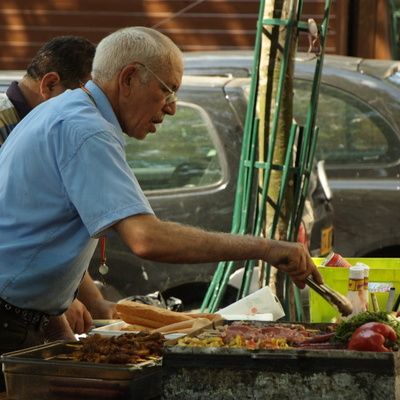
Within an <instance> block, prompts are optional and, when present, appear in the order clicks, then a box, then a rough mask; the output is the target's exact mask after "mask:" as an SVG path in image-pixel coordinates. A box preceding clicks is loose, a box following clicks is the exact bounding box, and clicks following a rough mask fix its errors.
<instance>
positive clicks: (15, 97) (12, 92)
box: [6, 81, 32, 119]
mask: <svg viewBox="0 0 400 400" xmlns="http://www.w3.org/2000/svg"><path fill="white" fill-rule="evenodd" d="M6 95H7V97H8V98H9V100H10V101H11V103H12V104H13V106H14V107H15V109H16V110H17V113H18V115H19V117H20V118H21V119H22V118H24V117H25V115H26V114H28V113H29V112H30V111H31V110H32V107H31V106H30V105H29V104H28V102H27V101H26V99H25V97H24V95H23V94H22V92H21V89H20V88H19V86H18V82H17V81H13V82H11V85H10V86H9V87H8V89H7V91H6Z"/></svg>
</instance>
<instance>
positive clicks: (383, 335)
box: [347, 322, 397, 352]
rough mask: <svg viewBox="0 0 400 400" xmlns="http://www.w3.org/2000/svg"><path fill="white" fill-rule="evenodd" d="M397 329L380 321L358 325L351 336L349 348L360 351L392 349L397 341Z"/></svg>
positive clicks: (386, 350)
mask: <svg viewBox="0 0 400 400" xmlns="http://www.w3.org/2000/svg"><path fill="white" fill-rule="evenodd" d="M396 340H397V334H396V331H395V330H394V329H393V328H392V327H391V326H389V325H386V324H384V323H380V322H368V323H366V324H364V325H361V326H360V327H358V328H357V329H356V330H355V331H354V333H353V335H352V336H351V338H350V340H349V343H348V346H347V348H348V349H349V350H360V351H380V352H383V351H384V352H388V351H392V350H391V349H390V347H391V346H393V344H394V343H395V342H396Z"/></svg>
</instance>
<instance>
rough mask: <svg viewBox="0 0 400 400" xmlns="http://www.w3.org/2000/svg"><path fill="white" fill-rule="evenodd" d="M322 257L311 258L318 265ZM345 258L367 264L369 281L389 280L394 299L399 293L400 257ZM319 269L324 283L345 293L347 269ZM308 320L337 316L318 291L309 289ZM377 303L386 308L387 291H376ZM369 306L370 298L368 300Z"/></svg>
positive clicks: (335, 311)
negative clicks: (393, 291) (394, 290)
mask: <svg viewBox="0 0 400 400" xmlns="http://www.w3.org/2000/svg"><path fill="white" fill-rule="evenodd" d="M323 260H324V259H323V258H313V261H314V263H315V264H316V265H318V266H320V265H321V263H322V261H323ZM346 260H347V261H348V262H349V263H350V264H351V265H355V264H356V263H357V262H362V263H364V264H367V265H368V266H369V268H370V270H369V282H390V283H392V285H393V287H394V288H395V289H396V292H395V299H397V296H398V295H399V294H400V258H347V257H346ZM319 271H320V272H321V274H322V277H323V278H324V283H325V284H326V285H328V286H329V287H331V288H332V289H335V290H337V291H338V292H340V293H342V294H343V295H346V294H347V284H348V278H349V269H348V268H342V267H323V266H321V267H319ZM309 293H310V321H311V322H331V321H332V320H333V319H334V318H337V317H338V316H339V313H338V311H337V310H336V308H334V307H333V306H331V305H330V304H329V303H328V302H327V301H326V300H325V299H323V298H322V297H321V296H320V295H319V294H318V293H316V292H314V290H312V289H310V291H309ZM376 297H377V300H378V304H379V307H380V310H381V311H385V310H386V303H387V301H388V297H389V295H388V293H376ZM369 306H370V309H371V310H372V308H371V299H370V301H369Z"/></svg>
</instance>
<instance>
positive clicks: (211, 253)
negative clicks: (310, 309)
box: [0, 27, 321, 352]
mask: <svg viewBox="0 0 400 400" xmlns="http://www.w3.org/2000/svg"><path fill="white" fill-rule="evenodd" d="M182 74H183V61H182V55H181V52H180V51H179V49H178V47H177V46H176V45H175V44H174V43H173V42H172V41H171V40H170V39H169V38H167V37H166V36H164V35H163V34H161V33H159V32H157V31H155V30H153V29H149V28H144V27H131V28H125V29H122V30H119V31H117V32H114V33H113V34H111V35H109V36H107V37H106V38H104V39H103V40H102V41H101V42H100V43H99V44H98V46H97V49H96V54H95V57H94V60H93V69H92V79H93V80H92V81H89V82H88V83H87V84H86V86H85V87H84V88H81V89H76V90H73V91H67V92H65V93H63V94H62V95H60V96H57V97H56V98H54V99H51V100H49V101H47V102H45V103H43V104H41V105H39V106H38V107H36V108H35V109H34V110H33V111H32V112H31V113H30V114H29V115H28V116H27V117H26V118H25V119H24V120H23V121H21V123H20V124H19V125H18V126H17V127H16V128H15V130H14V132H13V134H12V135H11V136H10V138H9V139H8V140H7V143H6V145H5V146H4V147H3V148H2V149H1V152H0V163H1V165H2V168H3V171H4V172H5V173H3V174H1V175H0V298H1V299H0V322H1V323H2V324H3V326H5V328H3V329H2V331H1V341H0V343H1V349H0V350H1V351H3V352H4V351H7V350H12V349H16V348H19V347H23V346H26V344H27V343H26V342H25V343H24V341H23V339H22V338H23V337H25V336H23V335H24V334H25V335H26V332H28V333H29V337H30V339H31V340H30V344H38V343H41V340H42V337H41V327H42V325H43V323H44V322H45V321H46V319H47V318H48V316H49V315H59V314H60V313H62V312H64V310H65V309H66V308H67V307H68V306H69V304H70V303H71V302H72V301H73V299H74V296H75V293H76V290H77V287H78V286H79V283H80V280H81V279H82V276H83V275H84V274H85V266H87V265H88V263H89V260H90V258H91V257H92V254H93V251H94V249H95V247H96V243H97V240H96V238H97V237H99V236H100V235H102V234H104V233H105V232H107V231H111V230H112V231H114V232H116V233H117V234H119V235H120V237H121V238H122V240H123V241H124V242H125V243H126V245H127V246H128V247H129V248H130V249H131V250H132V252H133V253H135V254H136V255H138V256H140V257H142V258H146V259H152V260H156V261H161V262H163V261H164V262H174V263H181V262H186V263H188V262H194V263H201V262H215V261H220V260H245V259H262V260H265V261H267V262H269V263H270V264H272V265H274V266H276V267H277V268H279V269H280V270H282V271H284V272H287V273H288V274H289V275H290V276H291V278H292V280H293V281H294V282H295V284H297V285H298V286H299V287H304V280H305V278H306V277H307V276H308V275H310V274H312V275H313V277H314V279H315V280H316V281H317V282H321V276H320V275H319V273H318V271H317V269H316V267H315V265H314V264H313V262H312V260H311V258H310V257H309V255H308V253H307V250H306V249H305V248H304V247H303V246H302V245H300V244H296V243H287V242H280V241H274V240H269V239H265V238H261V237H253V236H242V235H231V234H226V233H218V232H206V231H203V230H201V229H197V228H194V227H189V226H183V225H180V224H176V223H172V222H167V221H161V220H159V219H158V218H157V217H156V216H155V215H154V213H153V211H152V209H151V207H150V205H149V203H148V201H147V199H146V197H145V196H144V194H143V192H142V190H141V189H140V186H139V184H138V182H137V180H136V178H135V176H134V175H133V173H132V170H131V168H130V167H129V165H128V164H127V163H126V161H125V152H124V133H125V134H127V135H129V136H131V137H134V138H136V139H138V140H142V139H144V138H145V137H146V135H147V134H156V131H157V125H158V124H160V123H162V121H163V119H164V117H165V115H174V114H175V111H176V100H177V96H176V91H177V90H178V89H179V86H180V84H181V79H182ZM126 273H127V274H129V270H127V271H126ZM21 310H23V311H27V312H28V313H30V314H29V315H30V317H29V318H28V321H21V320H20V317H19V316H20V315H21ZM18 338H19V340H17V339H18ZM11 339H12V340H11Z"/></svg>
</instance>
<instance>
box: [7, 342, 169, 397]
mask: <svg viewBox="0 0 400 400" xmlns="http://www.w3.org/2000/svg"><path fill="white" fill-rule="evenodd" d="M76 346H77V342H52V343H49V344H45V345H41V346H35V347H31V348H28V349H24V350H19V351H15V352H12V353H5V354H3V355H2V356H1V362H2V363H3V372H4V375H5V380H6V387H7V398H8V399H11V400H13V399H18V400H25V399H26V400H35V399H38V400H56V399H57V400H60V399H72V398H73V399H74V400H80V399H82V400H83V399H85V400H86V399H99V400H100V399H115V400H117V399H135V400H136V399H137V400H139V399H145V400H147V399H154V398H158V396H159V395H160V393H161V365H160V364H161V358H160V360H159V361H147V362H143V363H140V364H134V365H131V364H125V365H120V364H96V363H88V362H80V361H71V360H64V359H63V356H64V355H67V356H68V355H69V354H71V353H72V352H73V351H74V350H76Z"/></svg>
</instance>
